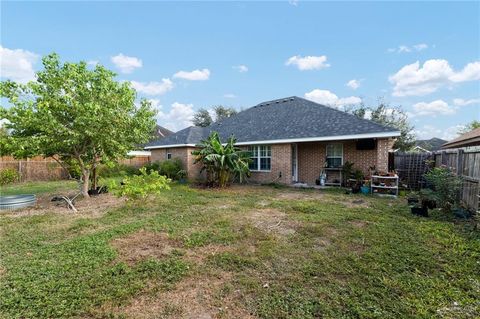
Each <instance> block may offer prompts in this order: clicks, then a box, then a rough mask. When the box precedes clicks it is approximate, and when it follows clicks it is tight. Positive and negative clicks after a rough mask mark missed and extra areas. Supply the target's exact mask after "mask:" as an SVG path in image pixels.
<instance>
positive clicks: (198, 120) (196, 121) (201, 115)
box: [192, 105, 238, 127]
mask: <svg viewBox="0 0 480 319" xmlns="http://www.w3.org/2000/svg"><path fill="white" fill-rule="evenodd" d="M213 112H214V113H215V119H213V118H212V116H211V115H210V112H209V111H208V110H207V109H205V108H201V109H200V110H198V111H197V112H196V113H195V114H194V115H193V120H192V122H193V125H195V126H201V127H207V126H210V125H211V124H212V123H213V122H214V120H215V122H218V121H221V120H223V119H226V118H229V117H231V116H233V115H235V114H237V113H238V112H237V110H235V109H234V108H233V107H225V106H223V105H217V106H214V107H213Z"/></svg>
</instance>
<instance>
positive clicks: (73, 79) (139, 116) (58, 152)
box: [0, 54, 155, 196]
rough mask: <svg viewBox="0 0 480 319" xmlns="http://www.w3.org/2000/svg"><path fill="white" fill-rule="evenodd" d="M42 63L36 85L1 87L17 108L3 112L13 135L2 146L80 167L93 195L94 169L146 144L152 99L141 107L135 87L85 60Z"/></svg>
mask: <svg viewBox="0 0 480 319" xmlns="http://www.w3.org/2000/svg"><path fill="white" fill-rule="evenodd" d="M42 61H43V67H44V69H43V70H42V71H39V72H37V79H36V81H32V82H30V83H28V84H26V85H23V84H18V83H15V82H11V81H5V82H2V83H1V84H0V93H1V96H2V97H4V98H7V99H8V100H9V102H10V104H11V107H10V108H8V109H7V108H3V107H2V108H0V118H4V119H7V120H8V121H9V123H7V124H5V127H6V128H7V129H8V130H9V133H10V134H9V135H8V136H3V137H2V142H0V144H1V145H2V146H5V147H7V148H8V151H9V152H11V154H12V155H14V156H15V157H17V158H24V157H31V156H36V155H41V156H45V157H50V156H51V157H53V158H55V159H56V160H57V161H58V162H59V163H61V164H62V165H63V166H64V167H65V168H68V167H69V166H71V165H78V167H79V168H80V171H81V177H82V180H83V187H82V193H83V194H84V196H88V187H89V179H90V173H91V171H92V170H94V169H95V168H96V167H97V166H98V165H99V164H100V163H111V162H115V161H117V159H119V158H122V157H125V156H126V154H127V152H128V151H129V150H132V149H134V148H135V146H136V145H138V144H140V143H144V142H146V141H147V140H148V138H149V137H150V133H151V132H152V130H153V128H154V126H155V119H154V116H155V112H154V111H153V110H152V108H151V105H150V103H149V102H147V101H146V100H142V101H141V103H140V105H139V106H136V105H135V98H136V93H135V90H134V89H132V88H131V87H130V84H129V83H128V82H123V83H120V82H117V81H115V79H114V77H115V73H113V72H111V71H109V70H107V69H106V68H104V67H103V66H101V65H97V66H96V67H95V69H94V70H89V69H88V68H87V64H86V63H85V62H80V63H63V64H62V63H61V62H60V59H59V56H58V55H56V54H50V55H48V56H45V57H44V58H43V59H42Z"/></svg>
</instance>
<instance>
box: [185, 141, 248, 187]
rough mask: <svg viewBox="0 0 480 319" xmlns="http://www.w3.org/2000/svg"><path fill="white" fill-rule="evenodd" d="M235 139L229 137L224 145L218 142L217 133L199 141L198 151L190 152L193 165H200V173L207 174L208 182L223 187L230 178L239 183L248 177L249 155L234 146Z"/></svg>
mask: <svg viewBox="0 0 480 319" xmlns="http://www.w3.org/2000/svg"><path fill="white" fill-rule="evenodd" d="M235 143H236V139H235V138H234V137H233V136H231V137H230V138H228V140H227V143H226V144H225V145H223V144H222V142H221V141H220V137H219V136H218V133H217V132H212V133H211V134H210V136H209V137H208V138H207V139H206V140H203V141H201V143H200V144H199V145H197V147H198V148H199V149H197V150H195V151H193V152H192V155H194V156H195V163H201V164H202V171H206V172H207V177H208V179H209V180H208V182H209V183H212V184H216V185H218V186H219V187H225V186H227V185H228V184H229V182H230V181H231V179H232V178H238V180H239V181H240V182H243V180H244V179H245V178H246V177H248V176H250V170H249V168H248V164H249V162H250V153H249V152H247V151H243V150H241V149H240V148H238V147H236V146H235Z"/></svg>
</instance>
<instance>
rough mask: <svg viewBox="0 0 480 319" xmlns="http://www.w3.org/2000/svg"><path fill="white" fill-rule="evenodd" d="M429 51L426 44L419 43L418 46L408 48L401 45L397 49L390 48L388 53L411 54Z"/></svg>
mask: <svg viewBox="0 0 480 319" xmlns="http://www.w3.org/2000/svg"><path fill="white" fill-rule="evenodd" d="M426 49H428V44H426V43H418V44H414V45H412V46H407V45H399V46H398V47H396V48H390V49H388V50H387V51H388V52H391V53H393V52H396V53H410V52H413V51H417V52H419V51H423V50H426Z"/></svg>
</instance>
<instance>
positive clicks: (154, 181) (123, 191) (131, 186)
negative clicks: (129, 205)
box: [106, 167, 171, 199]
mask: <svg viewBox="0 0 480 319" xmlns="http://www.w3.org/2000/svg"><path fill="white" fill-rule="evenodd" d="M170 182H171V180H170V179H169V178H167V177H165V176H162V175H160V174H159V173H158V172H156V171H150V172H148V173H147V170H146V168H145V167H143V168H141V169H140V175H132V176H127V177H125V178H124V179H123V181H122V183H120V184H118V183H117V182H116V181H115V180H109V181H108V182H107V183H106V184H107V186H108V189H109V190H111V191H112V192H113V193H114V194H116V195H118V196H125V197H128V198H130V199H138V198H145V197H147V196H148V195H150V194H160V193H161V191H162V190H164V189H166V190H168V189H170V186H169V185H168V184H169V183H170Z"/></svg>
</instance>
